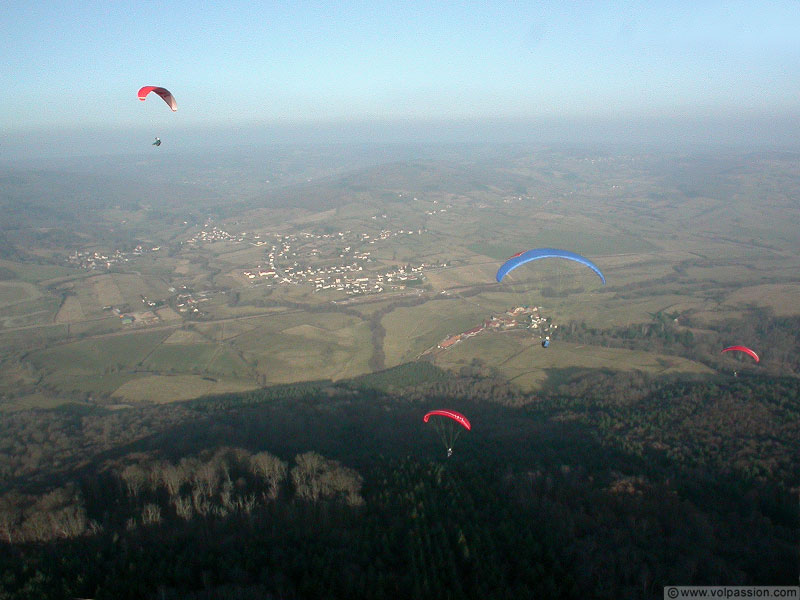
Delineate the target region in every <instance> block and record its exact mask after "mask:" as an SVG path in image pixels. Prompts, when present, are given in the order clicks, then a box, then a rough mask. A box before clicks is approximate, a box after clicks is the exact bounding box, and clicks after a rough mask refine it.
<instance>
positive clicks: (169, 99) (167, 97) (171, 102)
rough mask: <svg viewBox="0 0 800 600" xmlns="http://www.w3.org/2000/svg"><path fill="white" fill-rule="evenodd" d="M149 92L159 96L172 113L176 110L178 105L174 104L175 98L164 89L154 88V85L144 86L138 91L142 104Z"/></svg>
mask: <svg viewBox="0 0 800 600" xmlns="http://www.w3.org/2000/svg"><path fill="white" fill-rule="evenodd" d="M150 92H155V93H156V94H158V95H159V96H161V97H162V98H163V99H164V102H166V103H167V104H168V105H169V107H170V108H171V109H172V112H175V111H176V110H178V103H177V102H175V96H173V95H172V93H171V92H170V91H169V90H168V89H166V88H162V87H156V86H154V85H146V86H144V87H143V88H142V89H140V90H139V100H141V101H142V102H144V101H145V99H146V98H147V94H149V93H150Z"/></svg>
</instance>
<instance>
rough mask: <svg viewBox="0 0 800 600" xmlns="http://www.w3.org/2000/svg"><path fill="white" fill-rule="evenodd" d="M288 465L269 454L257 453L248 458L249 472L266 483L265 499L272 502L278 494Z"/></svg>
mask: <svg viewBox="0 0 800 600" xmlns="http://www.w3.org/2000/svg"><path fill="white" fill-rule="evenodd" d="M288 469H289V467H288V465H287V464H286V463H285V462H283V461H282V460H281V459H279V458H278V457H277V456H273V455H272V454H270V453H269V452H259V453H258V454H254V455H253V456H251V457H250V471H251V472H252V473H253V474H254V475H256V476H257V477H260V478H261V479H263V480H264V481H266V483H267V488H268V491H267V498H268V499H270V500H274V499H275V498H277V497H278V494H279V493H280V487H281V483H282V482H283V480H284V479H286V473H287V471H288Z"/></svg>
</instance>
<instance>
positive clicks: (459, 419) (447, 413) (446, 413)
mask: <svg viewBox="0 0 800 600" xmlns="http://www.w3.org/2000/svg"><path fill="white" fill-rule="evenodd" d="M431 415H439V416H440V417H448V418H450V419H453V420H454V421H455V422H456V423H458V424H459V425H461V426H463V427H464V428H465V429H466V430H468V431H472V425H470V424H469V421H468V420H467V417H465V416H464V415H462V414H461V413H459V412H456V411H454V410H432V411H431V412H429V413H428V414H427V415H425V416H424V417H422V420H423V422H425V423H427V422H428V419H430V418H431Z"/></svg>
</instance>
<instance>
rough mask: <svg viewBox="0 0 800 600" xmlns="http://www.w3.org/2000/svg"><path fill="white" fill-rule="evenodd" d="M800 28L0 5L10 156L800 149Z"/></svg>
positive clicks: (644, 11) (786, 10) (314, 6)
mask: <svg viewBox="0 0 800 600" xmlns="http://www.w3.org/2000/svg"><path fill="white" fill-rule="evenodd" d="M798 31H800V3H798V2H797V1H796V0H795V1H785V2H755V1H754V2H735V1H734V2H731V1H728V2H714V1H710V2H703V1H701V0H694V1H691V2H680V1H670V2H666V1H665V2H658V1H651V2H620V1H609V2H603V1H596V2H580V1H572V2H568V1H558V2H556V1H554V2H550V1H545V2H519V1H515V2H502V1H500V2H487V3H466V2H445V1H439V2H380V1H377V0H374V1H371V2H363V3H361V2H347V1H345V0H343V1H341V2H329V3H318V2H302V1H298V2H266V3H261V2H253V1H252V0H249V1H243V2H239V1H238V0H232V1H228V2H225V3H211V2H209V3H201V2H185V1H171V2H170V1H165V2H150V1H147V0H142V1H140V2H115V1H111V2H109V1H108V0H104V1H103V2H93V1H86V0H82V1H73V2H70V1H58V0H53V1H51V2H39V3H34V2H30V1H29V0H22V1H18V0H5V2H3V3H0V81H3V82H5V85H6V86H7V90H10V93H7V95H6V97H5V98H4V108H3V110H2V111H0V138H4V139H0V153H2V152H3V151H6V153H8V152H9V151H11V150H12V149H13V148H14V147H16V146H20V145H25V144H27V143H34V144H35V143H37V141H39V140H42V139H44V138H42V137H41V136H42V135H45V136H46V135H52V136H58V135H62V136H66V137H69V136H70V135H72V134H73V133H74V132H80V131H85V132H88V131H91V132H96V133H98V135H99V136H100V137H99V138H98V139H106V138H104V137H103V136H107V139H108V140H116V141H109V142H108V143H109V144H111V145H113V144H117V145H120V144H122V145H124V144H125V143H127V138H126V139H123V137H124V136H123V135H122V132H126V131H131V132H137V133H136V135H138V132H139V131H145V130H147V131H148V132H150V131H165V132H166V133H167V135H168V136H169V134H170V133H172V132H176V133H177V132H180V135H183V136H186V135H187V134H186V132H188V131H191V130H193V128H194V129H196V130H199V129H202V128H206V129H209V128H211V129H213V128H217V129H219V130H222V131H230V132H246V131H248V130H252V129H253V128H262V129H264V130H270V129H271V130H272V131H273V137H274V138H275V139H278V138H281V137H291V135H292V134H291V131H293V129H292V128H296V131H301V130H303V131H306V135H307V133H308V131H311V130H314V129H315V128H316V129H317V130H318V131H328V132H335V133H332V134H331V135H332V136H334V137H335V136H336V135H345V136H346V135H347V133H348V132H349V133H351V134H352V135H353V136H355V137H357V138H358V137H361V138H369V137H370V136H373V137H380V136H381V135H389V134H388V133H387V132H391V131H393V132H394V133H393V134H391V135H394V136H395V137H397V136H399V137H403V132H406V133H408V132H411V131H414V132H419V135H423V132H425V131H428V132H431V131H436V130H437V127H438V128H439V130H440V131H443V130H448V131H450V130H458V124H459V123H461V124H468V123H476V124H480V123H484V124H486V123H494V122H497V123H504V124H505V130H506V132H507V134H506V135H507V136H509V135H510V137H512V138H513V131H514V129H515V127H514V125H513V124H514V123H522V122H525V123H532V124H535V123H549V124H553V123H561V124H562V126H563V127H567V128H568V129H569V130H570V131H572V135H575V136H576V137H580V127H581V124H582V123H583V124H590V125H591V127H593V128H594V129H595V131H599V132H601V133H599V135H604V134H603V133H602V131H604V127H606V126H607V125H609V124H611V125H610V129H608V131H612V130H613V131H623V130H625V128H626V124H632V125H630V126H629V127H628V129H630V128H631V127H633V128H635V129H637V130H639V131H645V130H647V129H648V123H657V124H658V126H657V127H655V129H654V131H657V130H663V131H665V132H668V131H669V129H670V127H671V125H670V123H677V122H680V123H682V124H684V125H685V127H686V130H687V131H691V129H692V127H695V130H696V126H697V124H698V123H703V124H704V126H706V125H708V124H711V125H708V126H709V127H711V126H713V124H714V123H727V122H728V120H733V122H747V125H746V127H745V129H747V128H749V129H751V130H758V129H759V128H760V127H761V126H763V127H765V129H764V131H763V133H764V137H765V139H767V140H768V139H769V138H770V136H771V135H777V136H778V137H780V134H781V132H783V133H784V136H785V137H791V136H789V135H788V133H786V132H787V130H786V125H787V123H788V124H790V125H791V126H796V123H797V119H798V117H800V35H798ZM142 85H159V86H164V87H167V88H169V89H170V90H171V91H172V92H173V93H174V95H175V97H176V98H177V101H178V107H179V110H178V112H177V113H175V114H172V113H171V112H170V111H169V109H168V108H167V107H166V105H165V104H164V103H163V102H162V101H161V100H160V99H158V98H156V97H154V96H151V97H150V98H149V99H148V100H147V101H146V102H144V103H140V102H138V101H137V100H136V91H137V90H138V89H139V87H140V86H142ZM387 124H388V125H387ZM432 124H436V126H433V125H432ZM565 124H570V125H569V126H568V125H565ZM692 124H694V125H692ZM349 126H352V129H348V127H349ZM387 127H388V128H387ZM303 128H305V129H303ZM576 128H577V131H575V130H576ZM615 128H616V129H615ZM659 128H660V129H659ZM484 129H491V127H489V128H486V127H484ZM484 129H481V128H478V129H475V130H473V131H474V133H475V135H478V136H480V135H483V134H482V133H480V132H481V131H483V130H484ZM556 129H557V128H556ZM723 130H724V126H723ZM723 130H720V131H723ZM463 131H469V128H467V129H464V130H463ZM356 132H360V133H356ZM37 135H38V136H40V137H36V136H37ZM125 135H127V134H125ZM131 135H133V134H131ZM237 135H238V134H237ZM748 135H749V134H748ZM115 136H116V137H115ZM162 137H163V136H162ZM412 137H413V136H412ZM467 137H468V136H467ZM16 140H21V141H22V144H17V143H16ZM28 150H29V151H30V150H31V149H30V148H28Z"/></svg>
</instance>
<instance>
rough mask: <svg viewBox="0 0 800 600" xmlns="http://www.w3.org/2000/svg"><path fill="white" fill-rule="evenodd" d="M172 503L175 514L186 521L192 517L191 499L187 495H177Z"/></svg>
mask: <svg viewBox="0 0 800 600" xmlns="http://www.w3.org/2000/svg"><path fill="white" fill-rule="evenodd" d="M172 503H173V504H174V505H175V512H176V513H177V515H178V516H179V517H180V518H181V519H184V520H186V521H188V520H189V519H191V518H192V512H193V511H192V499H191V498H189V497H188V496H178V497H176V498H173V500H172Z"/></svg>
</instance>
